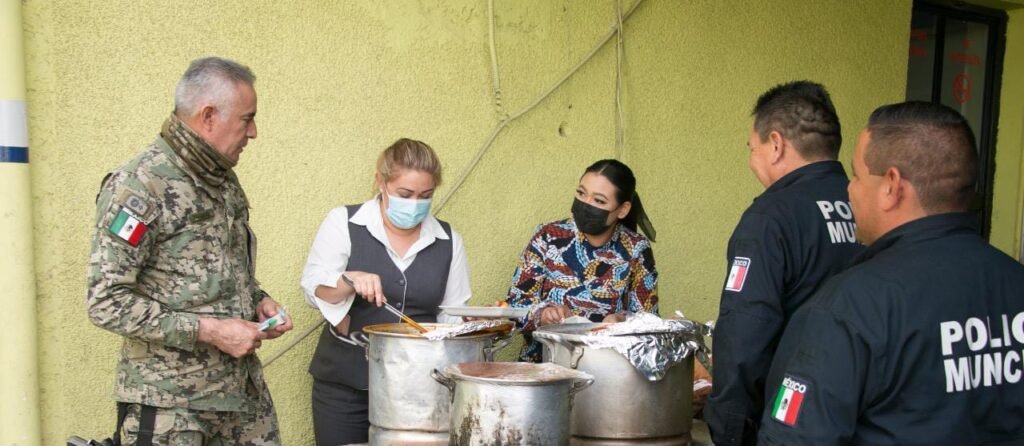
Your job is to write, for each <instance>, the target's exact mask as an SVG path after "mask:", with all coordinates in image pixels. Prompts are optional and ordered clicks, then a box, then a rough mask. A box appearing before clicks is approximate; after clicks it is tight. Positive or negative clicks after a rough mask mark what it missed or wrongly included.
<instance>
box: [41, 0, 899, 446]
mask: <svg viewBox="0 0 1024 446" xmlns="http://www.w3.org/2000/svg"><path fill="white" fill-rule="evenodd" d="M495 3H496V5H495V10H496V16H497V19H496V29H497V49H498V62H499V65H500V72H501V76H502V87H503V89H504V97H503V99H504V104H505V106H506V107H507V109H509V110H512V111H514V110H516V109H519V108H520V107H522V106H524V105H525V104H526V103H528V101H530V100H531V99H533V98H534V97H535V96H536V95H537V94H538V93H539V92H541V91H542V90H543V89H545V88H546V87H547V86H549V85H551V84H552V83H553V82H554V81H555V80H556V79H557V78H559V77H560V76H561V75H562V74H563V73H564V72H566V70H567V69H568V68H569V67H571V66H572V65H573V64H574V63H575V62H576V61H577V60H579V59H580V58H581V57H582V56H583V55H584V54H585V53H586V52H587V51H588V50H589V49H590V48H591V46H592V45H593V44H594V43H595V42H596V41H597V40H598V39H599V37H600V36H602V35H604V34H605V32H606V31H607V30H608V29H609V26H610V25H611V23H612V21H613V17H614V11H615V8H614V3H613V1H612V0H559V1H554V0H530V1H526V0H515V1H511V0H497V1H496V2H495ZM627 3H628V4H631V2H628V1H627ZM628 4H627V7H628ZM24 14H25V28H26V29H25V32H26V46H27V48H26V51H27V63H28V66H27V71H28V90H29V91H28V100H29V104H30V110H31V112H30V113H31V114H30V119H31V138H32V140H31V143H32V150H33V153H32V156H33V158H32V161H33V163H32V168H33V187H34V199H35V212H36V215H35V219H36V220H35V221H36V225H37V226H36V232H35V237H36V243H37V244H36V259H37V271H38V273H37V274H38V289H39V305H40V307H39V308H40V313H39V324H40V334H41V336H40V340H41V344H42V351H41V359H40V361H41V382H42V398H41V399H42V405H43V407H42V413H43V414H44V420H43V429H44V442H45V443H46V444H58V443H60V441H61V440H62V439H63V438H65V437H66V436H67V435H69V434H73V433H77V434H82V435H89V436H100V435H106V434H107V433H109V431H110V430H111V428H112V427H113V421H114V420H113V418H114V412H113V405H112V403H110V391H111V387H112V381H113V375H112V370H113V366H114V362H115V357H116V354H117V352H118V347H119V343H120V342H119V339H118V338H117V337H116V336H114V335H112V334H109V333H106V332H103V331H101V330H100V329H98V328H95V327H93V326H91V325H90V324H89V321H88V320H87V318H86V316H85V311H84V306H83V300H84V293H85V278H84V275H85V269H86V268H85V263H86V258H87V256H88V249H89V239H90V231H91V227H92V218H93V212H94V209H93V206H92V204H93V198H94V196H95V193H96V190H97V188H98V186H99V182H100V179H101V178H102V177H103V175H104V173H105V172H107V171H108V170H110V169H112V168H114V167H116V166H118V165H119V164H120V163H122V162H123V161H125V160H126V159H128V158H130V157H132V156H133V154H135V153H136V152H137V151H138V150H139V149H140V148H141V147H142V146H143V145H145V144H147V143H148V142H150V141H152V139H153V137H154V136H155V135H156V134H157V132H158V131H159V126H160V124H161V122H162V121H163V119H164V118H165V117H166V116H167V114H168V113H169V112H170V110H171V106H172V99H171V98H172V91H173V88H174V85H175V82H176V81H177V79H178V77H179V76H180V75H181V73H182V71H183V70H184V68H185V66H186V65H187V63H188V61H190V60H191V59H193V58H195V57H198V56H202V55H209V54H216V55H223V56H227V57H231V58H235V59H237V60H239V61H242V62H244V63H246V64H248V65H249V66H251V67H252V68H253V70H254V71H255V72H256V74H257V76H258V78H259V79H258V81H257V91H258V94H259V116H258V118H257V123H258V125H259V138H258V139H257V140H256V141H254V142H253V143H251V144H250V145H249V147H248V148H247V150H246V153H245V154H244V155H243V159H242V162H241V164H240V166H239V168H238V173H239V175H240V177H241V179H242V183H243V185H244V186H245V187H246V190H247V192H248V195H249V198H250V201H251V202H252V205H253V213H252V215H253V225H254V227H255V229H256V232H257V234H258V235H259V236H260V253H259V260H258V262H259V278H260V280H261V281H262V283H263V285H264V286H265V288H266V289H267V290H268V291H269V292H270V293H271V294H272V295H274V296H275V297H276V298H277V299H278V300H279V301H280V302H282V303H283V304H285V305H286V306H287V307H289V308H290V309H291V314H292V315H294V317H295V319H296V325H297V327H298V329H297V330H296V331H300V330H302V329H304V328H306V327H309V326H310V324H313V323H314V322H315V321H316V320H317V319H318V318H317V314H316V313H315V312H314V311H312V310H310V309H309V308H307V307H305V306H304V304H303V300H302V297H301V295H300V292H299V289H298V285H297V283H298V278H299V275H300V272H301V268H302V265H303V262H304V260H305V256H306V253H307V250H308V247H309V243H310V241H311V239H312V237H313V235H314V233H315V231H316V229H317V227H318V225H319V223H320V220H321V219H322V218H323V216H324V215H325V214H326V212H327V211H328V210H329V209H331V208H332V207H335V206H338V205H340V204H344V203H353V202H358V201H362V200H364V199H366V198H368V197H369V194H370V193H371V192H372V188H371V173H372V168H373V162H374V160H375V157H376V155H377V153H378V152H379V151H380V150H381V149H383V148H384V147H385V146H386V145H387V144H389V143H390V142H392V141H393V140H395V139H396V138H398V137H402V136H408V137H413V138H418V139H422V140H424V141H427V142H429V143H430V144H431V145H433V147H435V148H436V149H437V150H438V152H439V153H440V156H441V158H442V160H443V162H444V166H445V169H446V175H447V178H448V180H449V183H448V184H451V183H450V181H451V180H453V179H454V178H456V177H457V176H458V175H459V174H460V173H461V172H462V171H463V170H464V168H465V166H467V164H468V163H469V161H470V159H471V157H472V155H473V153H474V151H475V150H476V148H477V147H478V146H479V145H480V144H481V143H482V142H483V141H484V139H485V138H486V137H487V136H488V134H489V132H490V131H491V129H492V128H493V127H494V125H495V124H496V122H497V121H496V113H495V107H494V105H493V99H492V93H491V78H490V75H491V73H490V58H489V55H488V51H487V48H488V43H487V38H486V36H487V24H488V22H487V17H488V16H487V3H486V1H484V0H387V1H377V0H374V1H360V2H356V1H334V0H323V1H296V2H290V1H277V0H247V1H237V0H236V1H217V2H213V1H209V2H158V1H135V0H131V1H128V0H124V1H104V2H95V1H85V0H64V1H60V2H52V1H44V0H26V1H25V3H24ZM909 19H910V3H909V2H907V1H892V0H861V1H856V2H851V1H846V0H834V1H811V2H807V1H757V2H749V1H727V2H726V1H718V0H714V1H712V0H707V1H696V0H687V1H677V0H647V1H646V2H644V3H643V4H641V6H640V7H639V8H638V9H637V10H636V13H635V14H634V16H633V17H631V18H630V19H629V20H628V21H627V23H626V32H625V35H624V37H625V59H624V97H623V103H624V107H625V109H624V116H625V129H626V131H625V137H626V139H625V140H626V144H625V160H626V161H627V162H628V163H629V164H631V165H632V166H633V168H634V170H635V171H636V173H637V175H638V177H639V190H640V192H641V193H642V195H643V197H644V203H645V205H646V206H647V207H648V208H649V210H650V214H651V217H652V220H653V221H654V222H655V224H656V226H657V228H658V240H659V241H658V242H657V243H656V245H655V253H656V257H657V262H658V269H659V271H660V274H661V275H660V278H661V280H660V294H661V298H662V305H661V308H662V311H663V312H664V313H670V312H672V311H673V310H675V309H683V310H684V311H685V312H686V313H687V314H688V315H689V316H691V317H694V318H696V319H700V320H707V319H711V318H713V317H715V315H716V311H717V303H718V295H719V289H720V287H721V284H722V280H723V276H724V273H725V267H726V264H725V258H724V256H725V253H724V251H725V244H726V242H727V239H728V236H729V233H730V232H731V229H732V227H733V226H734V224H735V222H736V221H737V219H738V218H739V215H740V213H741V212H742V210H743V209H744V208H745V207H746V206H747V205H748V204H749V203H750V200H751V199H752V198H753V197H754V196H756V195H757V194H758V193H759V192H760V190H761V187H760V185H759V184H758V183H757V182H756V181H755V180H754V178H753V176H752V175H751V173H750V172H749V170H748V168H747V166H746V158H747V150H746V148H745V146H744V143H745V141H746V137H747V132H748V129H749V126H750V119H749V116H748V115H749V111H750V108H751V105H752V102H753V101H754V99H755V98H756V96H757V95H758V94H759V93H761V92H762V91H764V90H765V89H767V88H768V87H770V86H772V85H773V84H776V83H779V82H784V81H789V80H794V79H803V78H808V79H813V80H816V81H819V82H823V83H824V84H826V85H827V86H828V87H829V88H830V90H831V92H832V95H833V98H834V99H835V102H836V106H837V109H838V111H839V113H840V116H841V118H842V120H843V124H844V132H843V136H844V139H845V141H846V142H847V143H846V144H845V145H844V149H843V153H842V155H841V156H842V158H843V160H844V161H846V160H848V159H849V156H850V153H851V152H850V148H851V147H852V143H853V141H854V139H855V136H856V134H857V132H858V130H859V128H860V127H861V126H863V124H864V122H865V121H866V119H867V116H868V114H869V113H870V111H871V110H872V109H873V108H874V107H876V106H877V105H879V104H882V103H887V102H894V101H898V100H901V99H902V98H903V94H904V92H903V90H904V83H905V76H906V54H907V30H908V28H909ZM614 62H615V52H614V48H613V47H611V46H609V47H607V48H605V49H604V50H602V51H601V52H599V53H598V54H597V56H596V57H595V58H594V59H593V60H592V61H591V62H590V63H589V64H587V65H586V66H584V67H583V69H582V70H581V71H580V72H579V73H578V74H577V75H576V76H575V77H573V78H572V79H571V80H570V81H569V82H568V83H566V84H565V85H564V86H563V87H562V88H560V89H559V90H558V91H556V92H555V93H554V94H553V95H552V96H551V97H550V98H549V99H548V100H547V101H545V102H544V103H542V104H541V105H540V106H539V107H538V108H537V109H536V110H534V111H533V112H531V113H530V114H527V115H525V116H524V117H523V118H522V119H520V120H519V121H517V122H515V123H513V124H512V125H511V126H509V128H508V129H506V131H505V132H503V133H502V134H501V135H500V136H499V137H498V140H497V142H496V143H495V145H494V146H493V147H492V148H491V150H490V152H489V153H488V155H487V156H486V157H485V158H484V159H483V161H482V162H481V163H480V166H479V168H478V169H477V170H476V171H475V172H473V174H472V175H471V176H470V177H469V179H468V181H467V182H466V185H465V186H464V187H463V188H462V189H461V190H460V191H459V192H458V193H457V194H456V195H455V196H454V198H453V200H452V201H451V202H450V203H449V205H448V206H447V208H446V209H444V211H443V212H442V214H441V217H442V218H443V219H446V220H448V221H450V222H451V223H452V224H453V225H454V227H455V228H456V229H457V230H458V231H460V232H461V233H462V234H463V235H464V237H465V240H466V244H467V250H468V252H469V258H470V264H471V268H472V280H473V292H474V297H473V300H474V302H477V303H485V302H491V301H494V300H496V299H501V298H502V297H503V296H504V293H505V291H506V287H507V285H508V280H509V276H510V274H511V272H512V269H513V265H514V262H515V258H516V256H517V255H518V254H519V252H520V250H521V249H522V248H523V246H524V244H525V242H526V240H527V238H528V237H529V235H530V234H531V232H532V231H533V229H534V227H535V225H536V224H538V223H540V222H543V221H547V220H551V219H555V218H561V217H565V216H566V215H567V214H568V211H569V205H570V202H571V199H572V193H573V187H574V185H575V182H576V180H577V179H578V177H579V175H580V173H581V171H582V169H583V168H584V167H585V166H586V165H587V164H589V163H590V162H592V161H595V160H597V159H600V158H606V157H611V156H613V155H614V141H615V130H614V122H615V121H614V117H615V113H614V110H615V109H614V103H615V101H614V91H615V82H614V79H615V76H614V73H615V64H614ZM560 129H561V131H560ZM447 191H448V189H447V188H446V187H442V189H441V190H440V192H441V194H442V195H443V194H444V193H446V192H447ZM287 339H288V338H284V340H278V341H274V342H269V343H266V344H264V347H263V351H262V352H261V354H264V355H266V354H268V353H272V352H274V351H276V350H277V349H278V348H280V347H281V345H282V344H283V343H284V342H286V340H287ZM312 348H313V339H312V338H311V339H310V340H308V341H306V342H304V343H302V344H300V345H299V347H298V348H296V349H295V350H294V351H292V352H290V353H288V354H287V355H286V356H284V357H283V359H282V360H280V361H279V362H277V363H275V364H273V365H271V366H270V367H269V368H268V374H267V376H268V380H269V382H270V386H271V389H272V391H273V394H274V398H275V400H276V402H277V411H278V414H279V417H280V420H281V425H282V429H283V431H284V438H285V440H286V443H287V444H296V445H302V444H311V442H312V434H311V428H310V426H311V425H310V416H309V387H310V380H309V378H308V375H307V374H306V366H307V363H308V361H309V358H310V354H311V351H312Z"/></svg>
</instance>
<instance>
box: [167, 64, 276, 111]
mask: <svg viewBox="0 0 1024 446" xmlns="http://www.w3.org/2000/svg"><path fill="white" fill-rule="evenodd" d="M255 82H256V75H254V74H252V70H250V69H249V67H247V66H245V65H242V64H240V63H238V62H235V61H233V60H230V59H224V58H221V57H204V58H200V59H196V60H193V61H192V63H191V64H189V66H188V69H187V70H185V74H184V75H182V76H181V80H180V81H178V87H177V88H175V90H174V113H175V114H176V115H178V117H179V118H188V117H191V116H193V115H195V113H196V112H198V111H199V110H200V109H201V108H202V107H203V106H204V105H206V104H213V105H214V106H216V107H217V110H218V111H219V112H220V113H221V114H222V115H223V114H224V113H227V111H228V109H229V108H230V106H231V105H232V104H231V100H232V99H233V98H234V87H235V84H237V83H245V84H246V85H249V86H252V85H253V83H255Z"/></svg>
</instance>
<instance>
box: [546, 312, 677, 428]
mask: <svg viewBox="0 0 1024 446" xmlns="http://www.w3.org/2000/svg"><path fill="white" fill-rule="evenodd" d="M600 325H601V324H564V325H552V326H547V327H542V328H540V329H538V330H537V331H535V332H534V333H533V337H534V339H537V340H539V341H540V342H541V343H543V344H544V358H545V360H546V361H548V362H553V363H555V364H559V365H562V366H565V367H569V368H572V369H575V370H579V371H582V372H586V373H588V374H590V375H592V376H593V377H594V380H595V383H594V388H593V389H592V390H591V391H589V392H586V393H584V394H582V395H580V396H579V398H578V399H577V401H576V406H575V408H574V409H573V413H572V434H573V435H576V436H581V437H594V438H616V439H639V438H658V437H675V436H679V435H683V434H686V433H688V432H690V428H691V423H692V418H693V413H692V412H693V406H692V404H693V403H692V399H693V356H692V355H691V356H689V357H688V358H687V360H686V361H684V362H682V363H679V364H676V365H674V366H672V367H671V368H669V370H668V372H667V374H666V375H665V377H664V378H662V379H661V380H659V381H648V380H647V379H646V377H644V375H642V374H641V373H640V372H638V371H637V370H636V368H634V367H633V365H632V364H630V363H629V361H628V360H627V359H626V358H625V357H623V356H622V355H621V354H619V353H618V352H616V351H615V350H612V349H606V348H593V347H588V346H587V345H586V344H584V342H583V337H584V336H587V335H588V334H589V333H590V332H591V329H593V328H595V327H598V326H600Z"/></svg>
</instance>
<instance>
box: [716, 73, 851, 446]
mask: <svg viewBox="0 0 1024 446" xmlns="http://www.w3.org/2000/svg"><path fill="white" fill-rule="evenodd" d="M753 116H754V125H753V128H752V130H751V131H750V138H749V140H748V142H747V145H748V146H749V148H750V168H751V170H753V171H754V174H755V176H757V179H758V180H759V181H760V182H761V184H763V185H764V186H765V187H766V188H767V190H765V192H764V193H763V194H761V195H760V196H759V197H757V198H756V199H754V203H753V204H751V205H750V208H748V209H747V211H746V212H745V213H744V214H743V217H742V218H741V219H740V222H739V224H738V225H737V226H736V230H735V231H734V232H733V235H732V238H731V239H730V240H729V251H728V266H727V268H728V269H727V271H728V274H727V277H726V283H725V287H724V290H723V291H722V300H721V304H720V305H721V307H720V311H719V316H718V321H717V326H716V329H715V334H714V345H713V347H714V366H713V368H712V382H713V390H712V393H711V396H710V397H709V399H708V401H707V406H706V407H705V408H704V418H705V420H706V421H707V423H708V427H709V428H710V430H711V436H712V439H713V440H714V442H715V444H716V445H739V444H753V443H754V442H755V441H756V439H757V424H758V422H759V421H760V417H761V410H762V408H763V406H764V385H765V376H767V374H768V367H769V365H770V364H771V361H772V356H773V355H774V353H775V347H776V345H777V342H778V339H779V336H781V335H782V330H783V328H784V327H785V325H786V322H787V321H788V320H789V317H790V316H791V315H792V314H793V312H794V311H796V309H797V308H799V307H800V306H801V305H803V304H804V302H805V301H807V299H808V298H809V297H810V296H811V295H812V294H813V293H814V291H815V290H816V289H817V288H818V287H819V286H820V285H821V284H822V283H823V282H824V281H825V279H827V278H828V277H830V276H832V275H834V274H836V273H838V272H839V271H840V270H841V269H842V268H843V267H844V266H846V264H847V263H848V262H849V261H850V259H851V258H852V257H853V256H854V255H856V254H857V253H858V252H859V251H860V250H861V249H863V247H862V246H861V245H860V244H858V243H857V242H856V234H855V226H854V223H853V214H852V212H851V209H850V206H849V201H848V199H847V194H846V185H847V178H846V173H845V172H844V171H843V166H842V165H841V164H839V162H837V161H836V158H837V157H838V155H839V146H840V145H841V143H842V135H841V134H840V126H839V118H838V117H837V116H836V112H835V107H834V106H833V105H832V100H831V98H830V97H829V95H828V92H827V91H826V90H825V88H824V87H823V86H821V85H819V84H816V83H813V82H807V81H799V82H791V83H788V84H783V85H778V86H776V87H773V88H772V89H770V90H768V91H767V92H766V93H764V94H763V95H762V96H761V97H760V98H758V100H757V105H756V106H755V107H754V111H753Z"/></svg>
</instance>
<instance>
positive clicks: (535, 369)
mask: <svg viewBox="0 0 1024 446" xmlns="http://www.w3.org/2000/svg"><path fill="white" fill-rule="evenodd" d="M433 376H434V378H435V379H437V381H438V382H440V383H442V384H444V385H445V386H446V387H448V388H449V389H451V392H452V409H451V431H450V432H449V435H450V436H451V441H450V443H449V444H451V445H456V446H471V445H472V446H490V445H568V444H569V438H570V436H571V435H570V433H569V413H570V411H571V408H572V404H573V402H572V401H573V397H574V395H576V393H577V392H579V391H581V390H583V389H585V388H587V387H588V386H590V385H591V384H593V382H594V379H593V378H592V377H590V376H589V375H587V374H585V373H581V372H577V371H575V370H571V369H568V368H565V367H561V366H558V365H555V364H531V363H521V362H469V363H461V364H455V365H451V366H448V367H446V368H445V369H444V371H443V372H442V371H438V370H435V371H434V374H433Z"/></svg>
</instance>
